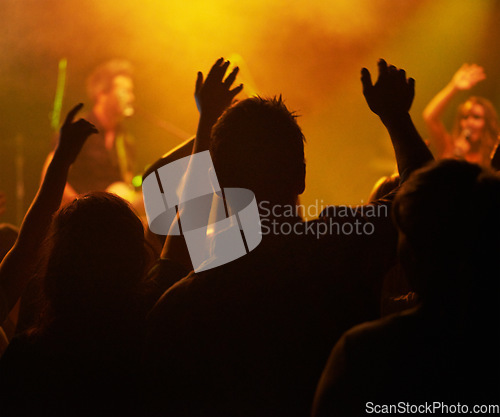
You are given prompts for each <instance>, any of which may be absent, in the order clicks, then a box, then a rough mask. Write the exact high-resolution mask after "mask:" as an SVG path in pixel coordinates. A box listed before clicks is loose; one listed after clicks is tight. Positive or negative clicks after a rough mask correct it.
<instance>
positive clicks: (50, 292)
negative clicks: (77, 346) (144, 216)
mask: <svg viewBox="0 0 500 417" xmlns="http://www.w3.org/2000/svg"><path fill="white" fill-rule="evenodd" d="M50 236H51V237H50V242H49V243H50V249H49V254H48V260H47V271H46V275H45V281H44V291H45V296H46V299H47V302H48V305H49V307H50V308H49V311H50V314H52V315H54V316H55V317H62V316H66V317H71V318H72V319H74V318H75V317H80V316H81V317H82V318H85V319H86V320H91V319H90V318H91V317H95V316H96V315H97V316H99V315H102V314H103V312H105V311H108V312H109V311H113V310H119V309H120V308H123V306H124V305H126V304H127V303H130V300H132V299H134V298H135V297H137V291H138V288H139V286H140V283H141V280H142V277H143V274H144V272H145V268H146V267H147V259H148V257H147V251H146V249H145V242H144V230H143V226H142V223H141V221H140V220H139V218H138V217H137V215H136V214H135V213H134V212H133V211H132V209H131V208H130V206H129V204H128V203H127V202H125V200H123V199H121V198H120V197H117V196H115V195H113V194H109V193H105V192H92V193H89V194H85V195H82V196H80V197H78V198H77V199H76V200H74V201H73V202H72V203H70V204H68V205H66V206H63V207H62V208H61V209H60V210H59V211H58V213H57V214H56V216H55V218H54V221H53V230H52V233H51V235H50ZM94 313H95V314H94ZM102 317H104V315H103V316H102Z"/></svg>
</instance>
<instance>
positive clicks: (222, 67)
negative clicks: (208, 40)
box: [194, 58, 243, 121]
mask: <svg viewBox="0 0 500 417" xmlns="http://www.w3.org/2000/svg"><path fill="white" fill-rule="evenodd" d="M229 64H230V62H229V61H224V59H223V58H219V59H218V60H217V61H216V62H215V64H214V65H213V66H212V68H211V69H210V72H209V73H208V75H207V78H206V79H205V80H203V74H202V73H201V72H198V77H197V79H196V88H195V93H194V96H195V99H196V105H197V106H198V110H199V111H200V114H202V115H203V116H206V117H210V118H212V119H214V121H215V120H217V119H218V118H219V116H220V115H221V114H222V113H223V111H224V110H225V109H226V108H227V107H229V106H230V105H231V103H232V101H233V99H234V97H235V96H236V95H237V94H238V93H239V92H240V91H241V90H242V89H243V84H240V85H239V86H237V87H235V88H233V89H231V86H232V84H233V83H234V80H235V79H236V75H237V74H238V71H239V68H238V67H235V68H234V69H233V70H232V71H231V72H230V73H229V75H228V76H227V77H226V79H224V76H225V75H226V71H227V69H228V68H229Z"/></svg>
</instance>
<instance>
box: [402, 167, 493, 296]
mask: <svg viewBox="0 0 500 417" xmlns="http://www.w3.org/2000/svg"><path fill="white" fill-rule="evenodd" d="M498 213H500V178H499V177H498V176H496V175H495V174H494V173H492V172H490V171H488V170H486V169H483V168H481V167H480V166H478V165H476V164H470V163H468V162H465V161H457V160H452V159H445V160H442V161H439V162H436V163H433V164H431V165H430V166H428V167H425V168H422V169H420V170H419V171H416V172H415V173H414V174H413V175H412V177H411V178H410V179H409V180H408V181H407V182H406V183H405V184H404V185H403V186H402V188H401V190H400V191H399V193H398V195H397V196H396V199H395V201H394V217H395V221H396V224H397V226H398V228H399V232H400V255H401V258H402V262H403V265H404V267H405V269H406V272H407V274H408V278H409V279H410V280H411V281H412V284H413V286H414V288H415V290H416V291H417V293H418V294H419V295H420V296H421V298H422V300H423V301H424V302H426V301H428V302H430V303H432V302H436V303H444V302H445V300H447V299H450V300H451V299H455V300H463V298H464V297H465V298H470V299H473V298H476V299H477V298H479V297H483V296H485V295H487V294H489V293H494V294H496V295H495V296H497V294H498V292H497V291H498V286H499V279H498V277H499V276H500V274H499V273H498V271H499V263H498V259H499V256H498V255H499V254H500V243H499V242H500V241H499V237H500V216H499V215H498ZM480 294H482V295H481V296H480Z"/></svg>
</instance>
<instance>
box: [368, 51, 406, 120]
mask: <svg viewBox="0 0 500 417" xmlns="http://www.w3.org/2000/svg"><path fill="white" fill-rule="evenodd" d="M378 71H379V74H378V79H377V81H376V83H375V84H373V83H372V79H371V75H370V71H368V70H367V69H366V68H363V69H362V70H361V83H362V84H363V95H364V96H365V99H366V102H367V103H368V106H369V107H370V109H371V111H373V112H374V113H375V114H377V115H378V116H380V117H381V118H383V117H387V116H392V115H398V114H399V115H400V114H404V113H408V111H409V110H410V107H411V105H412V102H413V98H414V97H415V80H414V79H413V78H409V79H407V78H406V72H405V71H404V70H403V69H397V68H396V67H395V66H394V65H390V66H388V65H387V62H385V61H384V60H383V59H380V60H379V61H378Z"/></svg>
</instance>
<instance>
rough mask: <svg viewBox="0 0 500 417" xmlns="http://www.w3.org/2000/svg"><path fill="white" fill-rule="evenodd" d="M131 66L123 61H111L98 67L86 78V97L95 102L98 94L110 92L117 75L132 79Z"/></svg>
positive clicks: (132, 70)
mask: <svg viewBox="0 0 500 417" xmlns="http://www.w3.org/2000/svg"><path fill="white" fill-rule="evenodd" d="M133 73H134V69H133V67H132V64H131V63H130V62H129V61H127V60H124V59H113V60H110V61H107V62H104V63H103V64H101V65H99V66H98V67H97V68H96V69H95V70H94V71H92V73H91V74H90V75H89V76H88V78H87V95H88V96H89V98H90V99H91V100H92V102H95V101H96V100H97V96H98V95H99V94H100V93H107V92H109V91H110V90H111V87H112V85H113V80H114V78H115V77H117V76H119V75H123V76H126V77H132V76H133Z"/></svg>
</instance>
